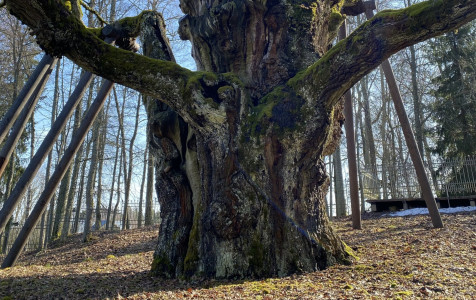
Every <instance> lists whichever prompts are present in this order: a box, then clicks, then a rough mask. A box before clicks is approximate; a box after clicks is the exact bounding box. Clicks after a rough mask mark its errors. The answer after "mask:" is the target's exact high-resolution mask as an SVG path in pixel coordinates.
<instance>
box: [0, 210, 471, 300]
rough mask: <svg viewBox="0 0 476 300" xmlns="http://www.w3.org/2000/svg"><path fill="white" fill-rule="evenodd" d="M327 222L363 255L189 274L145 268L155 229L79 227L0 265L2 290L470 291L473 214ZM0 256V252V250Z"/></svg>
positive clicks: (193, 293) (176, 293) (423, 294)
mask: <svg viewBox="0 0 476 300" xmlns="http://www.w3.org/2000/svg"><path fill="white" fill-rule="evenodd" d="M443 219H444V222H445V225H446V228H444V229H432V228H431V224H430V222H429V218H428V217H427V216H414V217H403V218H401V217H399V218H375V217H372V218H369V219H367V220H364V221H363V227H364V229H363V230H358V231H355V230H351V228H350V220H349V219H343V220H338V221H335V222H334V223H333V226H334V227H335V229H336V230H337V231H338V232H339V234H340V235H341V236H342V237H343V239H344V240H345V241H346V242H347V244H348V245H349V246H350V247H352V248H353V249H354V250H355V252H356V254H357V256H359V257H360V259H359V260H358V261H357V262H356V263H355V264H354V265H351V266H342V265H339V266H334V267H331V268H329V269H328V270H325V271H321V272H314V273H309V274H302V275H294V276H290V277H285V278H273V279H266V280H249V281H213V280H209V281H203V282H186V281H178V280H161V279H158V278H154V277H151V276H149V274H148V271H149V268H150V262H151V261H152V253H153V249H154V245H155V242H156V235H157V228H144V229H140V230H132V231H128V232H120V233H117V232H116V233H109V232H108V233H106V232H100V233H98V234H96V235H95V236H94V237H95V238H94V239H93V240H92V241H91V242H89V243H87V244H83V243H81V242H80V237H79V236H73V237H71V238H69V239H68V240H67V241H66V242H64V243H62V244H61V243H56V244H55V245H52V247H50V249H49V250H47V251H44V252H41V253H36V254H34V253H30V254H27V255H23V256H22V258H21V259H20V263H19V264H18V266H16V267H14V268H9V269H5V270H0V299H10V298H11V299H54V298H65V299H103V298H118V299H120V298H123V297H127V298H128V299H181V298H197V299H319V298H326V299H388V298H391V299H398V298H401V299H415V298H423V299H476V259H475V258H476V213H474V212H473V213H462V214H454V215H443ZM0 258H1V257H0Z"/></svg>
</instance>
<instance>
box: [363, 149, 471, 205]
mask: <svg viewBox="0 0 476 300" xmlns="http://www.w3.org/2000/svg"><path fill="white" fill-rule="evenodd" d="M425 169H426V173H427V176H428V179H429V180H430V184H431V185H432V189H433V192H434V194H435V195H436V196H438V197H452V196H469V195H475V194H476V157H466V158H458V159H456V158H451V159H435V160H434V161H432V162H430V163H426V164H425ZM360 172H361V174H360V175H361V178H362V183H363V184H362V185H363V194H364V198H365V200H369V199H408V198H419V197H420V195H421V190H420V185H419V184H418V180H417V176H416V173H415V169H414V167H413V164H412V163H411V162H407V163H398V162H397V163H394V164H389V165H384V166H382V165H379V166H377V167H376V168H375V169H374V170H372V169H362V170H361V171H360Z"/></svg>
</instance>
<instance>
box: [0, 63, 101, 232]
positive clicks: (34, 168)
mask: <svg viewBox="0 0 476 300" xmlns="http://www.w3.org/2000/svg"><path fill="white" fill-rule="evenodd" d="M92 79H93V75H92V74H91V73H89V72H85V73H84V74H83V75H82V76H81V78H80V80H79V82H78V85H77V86H76V88H75V89H74V91H73V93H72V94H71V96H70V97H69V99H68V101H67V102H66V104H65V105H64V107H63V110H62V111H61V113H60V114H59V115H58V117H57V118H56V120H55V122H54V123H53V125H52V126H51V129H50V131H49V132H48V134H47V135H46V137H45V139H44V140H43V142H42V143H41V145H40V147H39V148H38V150H37V151H36V153H35V155H34V156H33V158H32V159H31V161H30V163H29V164H28V167H27V168H26V169H25V171H24V172H23V174H22V175H21V177H20V179H19V180H18V182H17V184H16V185H15V187H14V188H13V190H12V191H11V193H10V196H9V197H8V199H7V201H5V203H4V204H3V207H2V209H1V210H0V233H2V232H3V230H4V229H5V225H6V224H7V222H8V220H9V219H10V217H11V215H12V214H13V211H14V210H15V208H16V207H17V205H18V204H19V203H20V200H21V198H22V197H23V195H24V194H25V192H26V190H27V188H28V186H29V185H30V183H31V181H32V180H33V178H34V177H35V175H36V173H37V172H38V170H39V168H40V167H41V164H42V163H43V162H44V160H45V158H46V157H47V156H48V153H50V151H51V148H53V145H54V143H55V141H56V140H57V138H58V136H59V134H60V133H61V131H62V130H63V129H64V127H65V126H66V123H67V122H68V120H69V119H70V118H71V115H72V114H73V112H74V110H75V109H76V106H77V105H78V104H79V103H80V102H81V98H82V97H83V95H84V93H85V92H86V90H87V88H88V86H89V84H90V83H91V81H92Z"/></svg>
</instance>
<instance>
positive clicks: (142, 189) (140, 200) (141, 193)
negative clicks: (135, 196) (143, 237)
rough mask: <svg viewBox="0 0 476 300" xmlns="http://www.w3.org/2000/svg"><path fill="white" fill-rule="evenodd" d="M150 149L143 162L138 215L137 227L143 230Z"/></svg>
mask: <svg viewBox="0 0 476 300" xmlns="http://www.w3.org/2000/svg"><path fill="white" fill-rule="evenodd" d="M147 149H148V148H146V150H145V151H144V158H143V160H142V163H143V164H144V166H143V169H142V179H141V183H140V195H139V212H138V214H137V227H138V228H141V227H142V215H143V210H142V206H143V205H144V187H145V179H146V177H147V154H148V153H149V151H147Z"/></svg>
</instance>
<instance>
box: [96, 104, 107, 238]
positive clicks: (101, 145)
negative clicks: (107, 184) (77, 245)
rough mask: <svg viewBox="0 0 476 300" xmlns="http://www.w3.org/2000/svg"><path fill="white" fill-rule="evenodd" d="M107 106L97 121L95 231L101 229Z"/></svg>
mask: <svg viewBox="0 0 476 300" xmlns="http://www.w3.org/2000/svg"><path fill="white" fill-rule="evenodd" d="M109 104H110V101H108V103H107V105H106V109H105V110H104V113H103V118H102V121H101V119H98V122H99V123H100V124H101V133H100V136H99V153H98V163H99V166H98V188H97V197H96V220H95V224H96V225H95V228H96V229H97V230H99V229H101V228H102V214H101V207H102V204H101V202H102V192H103V188H102V170H103V165H104V149H105V147H106V135H107V128H108V121H109V114H108V112H109Z"/></svg>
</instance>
